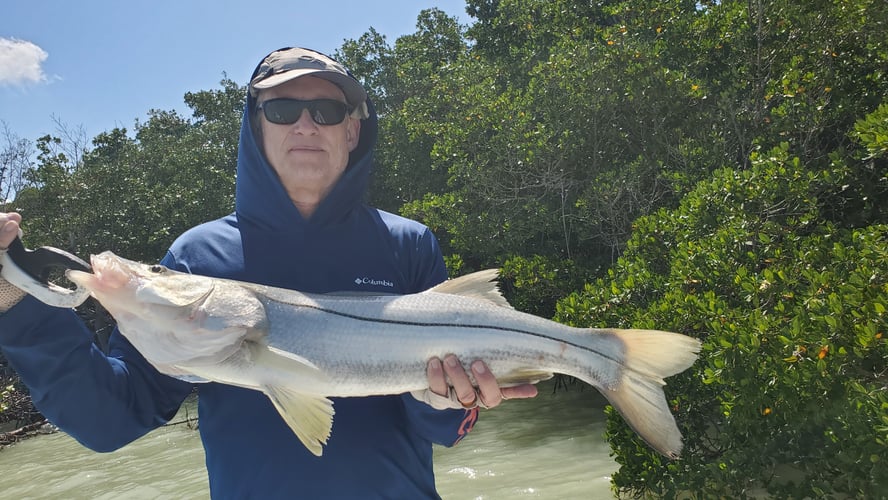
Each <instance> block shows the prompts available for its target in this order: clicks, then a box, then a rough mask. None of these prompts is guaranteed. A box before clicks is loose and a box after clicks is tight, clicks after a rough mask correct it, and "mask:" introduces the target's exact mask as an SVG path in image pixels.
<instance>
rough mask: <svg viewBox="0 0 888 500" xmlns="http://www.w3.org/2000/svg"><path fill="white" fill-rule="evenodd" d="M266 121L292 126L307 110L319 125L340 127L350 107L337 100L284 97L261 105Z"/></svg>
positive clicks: (259, 107)
mask: <svg viewBox="0 0 888 500" xmlns="http://www.w3.org/2000/svg"><path fill="white" fill-rule="evenodd" d="M257 109H260V110H262V112H263V113H264V114H265V119H266V120H268V121H270V122H271V123H277V124H278V125H290V124H293V123H296V122H298V121H299V118H300V117H301V116H302V110H304V109H307V110H308V114H309V116H311V119H312V121H314V122H315V123H317V124H318V125H338V124H340V123H342V120H345V117H346V115H347V114H348V105H346V104H345V103H344V102H341V101H337V100H336V99H311V100H309V101H302V100H299V99H289V98H286V97H282V98H279V99H269V100H267V101H264V102H262V103H260V104H259V106H258V108H257Z"/></svg>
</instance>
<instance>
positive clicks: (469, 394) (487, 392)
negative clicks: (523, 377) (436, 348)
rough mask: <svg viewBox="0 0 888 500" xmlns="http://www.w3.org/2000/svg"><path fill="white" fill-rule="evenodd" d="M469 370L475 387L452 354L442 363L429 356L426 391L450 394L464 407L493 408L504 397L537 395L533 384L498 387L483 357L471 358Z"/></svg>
mask: <svg viewBox="0 0 888 500" xmlns="http://www.w3.org/2000/svg"><path fill="white" fill-rule="evenodd" d="M470 369H471V371H472V377H473V378H474V379H475V381H476V382H477V384H478V386H477V388H476V387H475V386H474V385H472V382H471V379H470V378H469V375H468V374H467V373H466V371H465V370H464V369H463V366H462V363H461V362H460V361H459V358H457V357H456V356H455V355H453V354H450V355H447V356H445V357H444V360H443V362H442V360H440V359H438V358H432V359H430V360H429V363H428V365H427V373H428V377H429V390H430V391H431V392H433V393H435V394H437V395H438V396H441V397H444V398H447V397H450V396H451V394H453V395H454V396H455V398H456V399H457V400H458V402H459V403H460V405H462V407H463V408H474V407H476V406H482V407H485V408H494V407H496V406H499V404H500V403H502V402H503V401H504V400H506V399H525V398H532V397H534V396H536V395H537V388H536V386H534V385H531V384H523V385H516V386H513V387H500V385H499V383H498V382H497V381H496V376H494V374H493V373H491V372H490V369H489V368H488V367H487V364H486V363H484V361H482V360H475V361H473V362H472V364H471V367H470ZM448 379H449V382H450V383H449V384H448Z"/></svg>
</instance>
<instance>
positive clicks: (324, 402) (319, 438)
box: [263, 387, 333, 457]
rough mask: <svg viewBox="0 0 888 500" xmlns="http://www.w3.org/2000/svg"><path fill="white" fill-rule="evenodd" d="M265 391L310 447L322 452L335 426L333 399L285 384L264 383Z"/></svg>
mask: <svg viewBox="0 0 888 500" xmlns="http://www.w3.org/2000/svg"><path fill="white" fill-rule="evenodd" d="M263 392H265V394H267V395H268V398H269V399H271V402H272V403H273V404H274V407H275V408H276V409H277V411H278V413H280V414H281V417H282V418H283V419H284V421H285V422H287V425H289V426H290V428H291V429H293V432H294V433H296V437H298V438H299V440H300V441H302V444H304V445H305V447H306V448H308V451H310V452H312V453H313V454H315V456H318V457H319V456H321V453H322V452H323V445H325V444H327V439H329V438H330V432H331V431H332V430H333V402H332V401H330V400H329V399H327V398H325V397H324V396H318V395H316V394H305V393H301V392H296V391H294V390H292V389H287V388H283V387H265V388H263Z"/></svg>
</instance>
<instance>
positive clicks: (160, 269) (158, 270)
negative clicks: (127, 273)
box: [148, 264, 167, 274]
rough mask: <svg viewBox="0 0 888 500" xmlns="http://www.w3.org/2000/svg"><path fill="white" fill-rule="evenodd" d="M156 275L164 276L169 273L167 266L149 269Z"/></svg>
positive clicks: (155, 265) (155, 266)
mask: <svg viewBox="0 0 888 500" xmlns="http://www.w3.org/2000/svg"><path fill="white" fill-rule="evenodd" d="M148 270H149V271H151V272H152V273H154V274H163V273H165V272H166V271H167V268H166V266H162V265H160V264H154V265H153V266H151V267H149V268H148Z"/></svg>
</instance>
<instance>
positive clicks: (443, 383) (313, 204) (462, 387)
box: [0, 48, 536, 498]
mask: <svg viewBox="0 0 888 500" xmlns="http://www.w3.org/2000/svg"><path fill="white" fill-rule="evenodd" d="M249 87H250V88H249V90H250V91H249V95H248V98H247V102H246V105H245V109H244V117H243V123H242V126H241V136H240V147H239V152H238V167H237V186H236V206H235V213H233V214H231V215H229V216H227V217H224V218H222V219H218V220H215V221H212V222H209V223H205V224H202V225H200V226H197V227H195V228H193V229H191V230H189V231H187V232H186V233H185V234H183V235H182V236H180V237H179V238H178V239H177V240H176V241H175V242H174V243H173V245H172V247H171V248H170V249H169V251H168V252H167V255H166V256H165V257H164V259H163V260H162V263H163V264H164V265H166V266H167V267H170V268H172V269H176V270H181V271H186V272H192V273H195V274H203V275H209V276H215V277H221V278H230V279H235V280H242V281H251V282H257V283H263V284H267V285H272V286H278V287H284V288H290V289H296V290H301V291H305V292H317V293H325V292H336V291H354V292H374V293H415V292H420V291H422V290H426V289H428V288H430V287H432V286H434V285H436V284H438V283H440V282H441V281H443V280H444V279H445V278H446V270H445V268H444V263H443V259H442V256H441V252H440V249H439V248H438V244H437V241H436V240H435V238H434V236H433V235H432V234H431V232H430V231H429V230H428V228H426V227H424V226H422V225H420V224H419V223H416V222H414V221H410V220H407V219H404V218H401V217H398V216H395V215H392V214H388V213H385V212H382V211H379V210H376V209H373V208H371V207H368V206H367V205H365V204H363V202H362V201H361V200H362V196H363V194H364V192H365V190H366V187H367V182H368V178H369V175H370V167H371V163H372V158H371V155H372V148H373V146H374V143H375V141H376V134H377V116H376V113H375V110H374V108H373V105H372V103H371V102H370V100H369V99H368V98H367V95H366V92H365V91H364V89H363V88H362V87H361V85H360V84H359V83H358V82H357V81H356V80H355V79H354V78H353V77H352V76H351V75H350V74H349V73H348V72H347V71H346V70H345V68H343V67H342V66H341V65H339V64H338V63H337V62H335V61H333V60H332V59H330V58H329V57H327V56H325V55H323V54H320V53H318V52H314V51H311V50H307V49H301V48H288V49H281V50H278V51H275V52H272V53H271V54H269V55H268V56H267V57H266V58H265V59H263V61H262V62H261V63H260V64H259V66H258V67H257V68H256V70H255V71H254V73H253V76H252V78H251V81H250V86H249ZM20 222H21V218H20V216H19V215H18V214H0V248H6V247H7V246H8V245H9V243H10V242H11V241H12V239H14V237H15V236H16V234H18V231H19V224H20ZM364 278H369V279H364ZM3 311H5V313H2V314H0V349H2V351H3V353H4V355H5V356H6V358H7V360H8V361H9V363H10V364H11V365H12V366H13V367H14V368H15V369H16V370H17V371H18V373H19V375H20V376H21V378H22V380H23V381H24V382H25V383H26V384H27V385H28V386H29V388H30V389H31V396H32V398H33V401H34V403H35V404H36V405H37V407H38V408H40V410H41V411H42V412H43V413H44V415H46V416H47V417H48V418H49V419H50V420H51V421H53V422H54V423H55V424H56V425H58V426H59V427H61V428H62V429H64V430H65V431H67V432H68V433H69V434H71V435H72V436H74V437H75V438H76V439H77V440H78V441H80V442H81V443H83V444H84V445H86V446H88V447H90V448H92V449H94V450H97V451H111V450H115V449H117V448H119V447H121V446H123V445H125V444H127V443H129V442H131V441H133V440H134V439H136V438H138V437H140V436H142V435H144V434H145V433H147V432H149V431H150V430H152V429H154V428H156V427H158V426H160V425H163V424H164V423H165V422H166V421H168V420H169V419H170V418H172V416H173V415H174V414H175V413H176V411H177V410H178V408H179V406H180V404H181V403H182V401H183V399H184V398H185V397H186V396H187V395H188V394H189V393H190V392H191V391H192V389H193V387H194V386H193V385H192V384H190V383H187V382H184V381H182V380H177V379H174V378H170V377H167V376H165V375H161V374H159V373H158V372H157V371H156V370H155V369H154V368H153V367H152V366H150V365H149V364H148V363H147V362H146V361H145V359H144V358H142V356H141V355H139V353H138V352H136V351H135V349H134V348H133V347H132V346H131V345H130V344H129V343H128V342H127V341H126V340H125V339H124V338H123V337H122V336H121V335H120V334H119V333H117V332H115V333H114V334H113V335H112V338H111V342H110V351H111V352H110V356H107V357H106V356H105V355H104V354H102V353H101V352H100V351H99V350H98V349H97V348H96V347H95V346H93V345H92V343H91V341H90V339H91V334H90V332H89V331H88V330H87V329H86V328H85V327H84V325H83V324H82V323H81V322H80V321H79V320H78V319H77V317H76V316H75V315H74V314H73V312H72V311H68V310H62V309H57V308H51V307H48V306H45V305H43V304H41V303H38V302H37V301H36V300H34V299H33V298H32V297H30V296H24V294H23V293H21V292H18V291H17V289H15V288H14V287H12V286H11V285H10V284H9V283H6V282H5V281H4V282H2V283H0V312H3ZM443 354H445V353H442V355H443ZM471 370H472V372H473V375H474V377H475V378H476V380H477V381H478V386H479V388H478V390H477V391H476V389H475V388H474V387H473V386H472V385H471V384H470V382H469V378H468V375H467V374H466V372H465V371H464V370H463V368H462V364H461V363H460V361H459V360H457V359H456V358H455V356H452V355H450V356H445V357H444V360H443V362H442V361H441V360H439V359H437V358H435V359H432V360H430V361H429V364H428V376H429V390H428V391H425V392H422V393H419V394H404V395H399V396H385V397H367V398H343V399H338V400H336V401H335V408H336V418H335V419H334V424H333V432H332V435H331V438H330V440H329V442H328V443H327V446H326V447H325V449H324V454H323V456H322V457H320V458H319V457H315V456H314V455H312V454H311V453H310V452H308V451H307V450H306V449H305V447H304V446H302V445H301V443H300V442H299V441H298V440H297V438H296V437H295V435H294V434H293V433H292V431H291V430H290V428H289V427H288V426H287V425H286V424H285V423H284V422H283V420H282V419H281V418H280V416H279V415H278V413H277V411H276V410H275V409H274V408H273V406H272V405H271V403H270V402H269V400H268V399H267V398H266V397H265V396H264V395H263V394H261V393H259V392H256V391H252V390H248V389H242V388H237V387H233V386H228V385H222V384H215V383H209V384H199V385H198V386H197V387H198V390H199V411H200V432H201V438H202V440H203V444H204V448H205V451H206V465H207V468H208V471H209V478H210V490H211V493H212V495H213V497H214V498H248V497H249V498H293V497H300V498H429V497H437V493H436V492H435V484H434V474H433V469H432V449H431V445H432V443H439V444H442V445H446V446H449V445H453V444H454V443H456V442H458V441H459V440H460V439H461V438H462V437H463V436H464V435H465V434H466V433H467V432H468V431H469V430H470V429H471V427H472V425H473V424H474V422H475V420H476V418H477V411H478V410H477V406H478V405H479V404H484V405H486V406H487V407H493V406H496V405H498V404H499V403H500V402H501V401H502V400H503V399H506V398H507V397H508V398H512V397H532V396H534V395H535V394H536V389H535V388H534V387H533V386H519V387H512V388H503V389H502V390H501V389H500V388H499V386H498V384H497V383H496V379H495V378H494V376H493V375H492V374H491V373H490V372H489V371H488V370H487V368H486V365H485V364H484V363H483V361H481V360H474V361H473V362H472V364H471Z"/></svg>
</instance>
